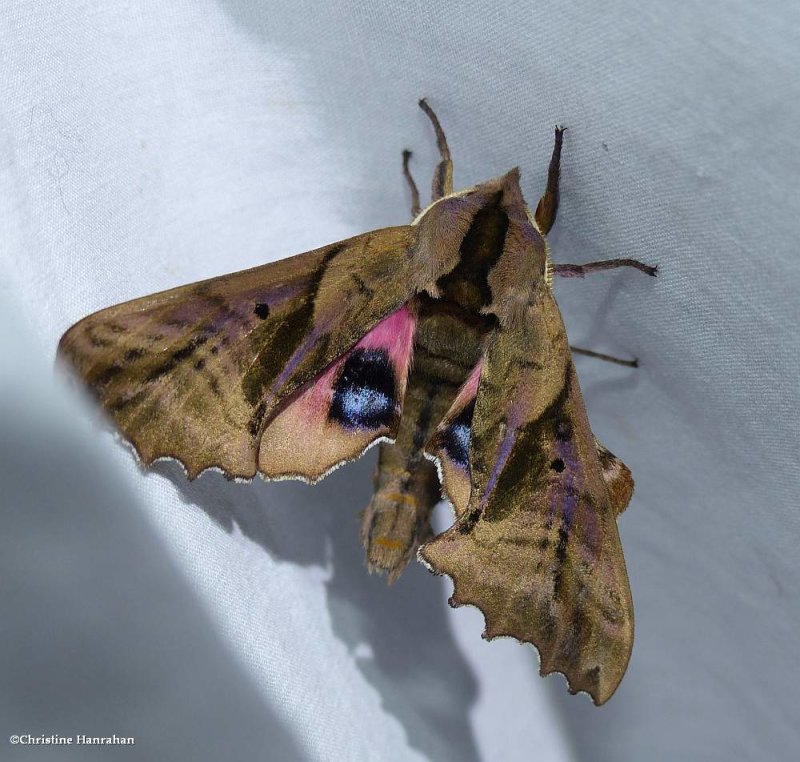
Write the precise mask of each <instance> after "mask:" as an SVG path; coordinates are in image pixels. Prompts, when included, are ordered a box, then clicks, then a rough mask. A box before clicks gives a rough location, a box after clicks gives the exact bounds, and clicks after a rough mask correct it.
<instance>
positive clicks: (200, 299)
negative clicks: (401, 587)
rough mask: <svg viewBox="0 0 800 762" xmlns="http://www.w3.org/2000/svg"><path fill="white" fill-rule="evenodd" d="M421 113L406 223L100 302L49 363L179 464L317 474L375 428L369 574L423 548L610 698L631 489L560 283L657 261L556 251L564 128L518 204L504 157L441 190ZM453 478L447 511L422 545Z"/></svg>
mask: <svg viewBox="0 0 800 762" xmlns="http://www.w3.org/2000/svg"><path fill="white" fill-rule="evenodd" d="M420 106H421V107H422V109H423V110H424V111H425V113H426V114H427V115H428V117H429V118H430V120H431V122H432V124H433V127H434V129H435V132H436V137H437V143H438V147H439V152H440V155H441V160H440V162H439V164H438V166H437V169H436V172H435V176H434V181H433V200H432V203H431V205H430V206H428V207H427V208H426V209H425V210H424V211H421V210H420V204H419V193H418V191H417V188H416V185H415V184H414V181H413V179H412V177H411V174H410V172H409V168H408V160H409V157H410V152H408V151H406V152H405V153H404V157H403V172H404V175H405V178H406V181H407V182H408V185H409V188H410V190H411V195H412V207H413V215H414V220H413V222H412V223H411V224H409V225H403V226H399V227H393V228H385V229H382V230H376V231H373V232H371V233H365V234H363V235H359V236H356V237H355V238H351V239H349V240H346V241H341V242H339V243H335V244H331V245H330V246H325V247H323V248H321V249H317V250H315V251H310V252H307V253H305V254H299V255H297V256H294V257H291V258H289V259H285V260H283V261H278V262H274V263H270V264H267V265H263V266H261V267H255V268H253V269H251V270H246V271H244V272H239V273H234V274H232V275H225V276H222V277H219V278H212V279H210V280H206V281H202V282H200V283H195V284H192V285H188V286H182V287H180V288H174V289H172V290H169V291H164V292H162V293H158V294H154V295H152V296H146V297H143V298H141V299H135V300H133V301H130V302H126V303H124V304H120V305H117V306H115V307H109V308H107V309H104V310H101V311H99V312H97V313H95V314H93V315H90V316H89V317H86V318H84V319H83V320H81V321H80V322H78V323H77V324H75V325H74V326H72V327H71V328H70V329H69V330H68V331H67V332H66V333H65V334H64V336H63V337H62V339H61V342H60V344H59V354H60V356H61V357H62V358H63V359H64V360H65V361H67V362H68V363H69V364H70V365H71V366H72V367H73V368H74V370H75V371H76V372H77V373H78V375H79V376H80V377H81V378H82V379H83V381H84V382H85V383H86V384H87V385H88V386H89V387H90V388H91V389H92V390H93V392H94V393H95V395H96V397H97V398H98V400H99V402H100V404H101V405H102V406H103V408H104V409H105V410H106V412H107V413H108V414H109V415H110V416H111V418H113V420H114V422H115V423H116V425H117V427H118V428H119V430H120V431H121V432H122V434H124V436H125V437H126V438H127V439H128V440H130V442H131V443H132V444H133V445H134V447H135V448H136V451H137V453H138V455H139V457H140V458H141V461H142V462H143V463H144V464H146V465H149V464H150V463H152V462H153V461H154V460H156V459H157V458H161V457H170V458H175V459H177V460H179V461H180V462H181V463H182V464H183V465H184V467H185V469H186V472H187V475H188V477H189V478H190V479H194V478H195V477H196V476H197V475H198V474H199V473H200V472H201V471H203V470H204V469H207V468H212V467H215V468H218V469H221V470H222V471H223V472H224V473H225V474H226V475H227V476H228V477H229V478H243V479H250V478H252V477H254V476H255V475H256V474H257V473H258V474H261V475H262V476H264V477H265V478H267V479H276V478H298V479H304V480H306V481H310V482H315V481H317V480H319V479H321V478H322V477H323V476H325V475H326V474H327V473H328V472H330V471H331V470H332V469H334V468H335V467H336V466H338V465H339V464H341V463H343V462H345V461H349V460H353V459H355V458H357V457H359V456H360V455H361V454H362V453H363V452H364V451H365V450H366V449H367V448H368V447H369V446H370V445H372V444H374V443H376V442H380V454H379V463H378V469H377V473H376V477H375V494H374V496H373V498H372V501H371V503H370V504H369V506H368V507H367V509H366V510H365V511H364V512H363V514H362V528H361V537H362V541H363V544H364V547H365V549H366V553H367V564H368V566H369V568H370V570H371V571H380V572H384V573H387V574H388V575H389V579H390V581H391V580H393V579H395V578H396V577H397V576H398V575H399V574H400V572H401V571H402V570H403V568H404V567H405V565H406V564H407V563H408V561H409V559H410V558H411V557H412V556H413V555H414V553H415V552H416V553H418V556H419V558H420V559H421V560H422V562H423V563H424V564H425V565H426V566H427V567H428V568H429V569H431V570H432V571H434V572H436V573H440V574H441V573H444V574H447V575H449V576H450V577H451V578H452V580H453V583H454V588H455V589H454V594H453V597H452V599H451V604H453V605H461V604H473V605H475V606H477V607H478V608H480V610H481V611H482V612H483V614H484V616H485V619H486V632H485V637H487V638H493V637H496V636H498V635H510V636H513V637H515V638H517V639H518V640H520V641H526V642H529V643H532V644H534V645H535V646H536V647H537V648H538V650H539V654H540V658H541V673H542V675H545V674H548V673H550V672H554V671H559V672H562V673H564V675H565V676H566V678H567V681H568V683H569V688H570V691H571V692H573V693H574V692H577V691H579V690H582V691H587V692H588V693H589V694H590V695H591V697H592V699H593V700H594V702H595V703H597V704H601V703H603V702H604V701H606V700H607V699H608V698H609V697H610V696H611V694H612V693H613V692H614V690H615V689H616V687H617V685H618V684H619V682H620V680H621V679H622V676H623V674H624V672H625V669H626V666H627V663H628V659H629V656H630V651H631V647H632V643H633V610H632V603H631V596H630V589H629V586H628V579H627V575H626V571H625V562H624V559H623V555H622V547H621V545H620V540H619V535H618V533H617V526H616V517H617V515H618V514H619V513H620V512H622V511H623V510H624V509H625V507H626V506H627V504H628V501H629V500H630V498H631V494H632V491H633V480H632V478H631V474H630V471H629V470H628V469H627V467H626V466H625V465H624V464H623V463H622V462H621V461H620V460H618V459H617V458H616V457H615V456H614V455H612V454H611V453H610V452H609V451H608V450H607V449H605V448H604V447H603V446H602V445H601V444H600V443H599V442H598V441H597V440H596V439H595V438H594V436H593V434H592V431H591V429H590V427H589V421H588V419H587V417H586V411H585V409H584V404H583V400H582V398H581V394H580V390H579V388H578V381H577V378H576V375H575V369H574V367H573V364H572V359H571V355H570V347H569V344H568V343H567V337H566V333H565V330H564V325H563V323H562V320H561V315H560V313H559V311H558V307H557V305H556V302H555V300H554V298H553V295H552V293H551V289H550V279H551V277H552V275H553V274H555V275H565V276H570V275H583V274H584V273H586V272H590V271H592V270H599V269H607V268H609V267H622V266H630V267H636V268H638V269H640V270H642V271H643V272H645V273H647V274H650V275H655V272H656V271H655V268H652V267H648V266H647V265H643V264H642V263H640V262H637V261H635V260H610V261H606V262H596V263H591V264H588V265H581V266H579V265H557V264H552V263H551V261H550V257H549V252H548V248H547V244H546V242H545V238H544V236H545V235H546V234H547V232H548V231H549V230H550V228H551V227H552V225H553V222H554V221H555V218H556V213H557V210H558V183H559V163H560V154H561V142H562V132H563V130H562V129H560V128H556V133H555V146H554V149H553V155H552V159H551V163H550V169H549V173H548V181H547V188H546V191H545V193H544V195H543V196H542V198H541V200H540V201H539V205H538V207H537V209H536V212H535V213H533V214H531V213H530V210H529V209H528V207H527V206H526V204H525V201H524V199H523V197H522V191H521V190H520V185H519V171H518V170H517V169H513V170H511V171H510V172H509V173H508V174H506V175H503V176H502V177H499V178H496V179H494V180H489V181H488V182H485V183H481V184H480V185H476V186H474V187H472V188H469V189H467V190H464V191H460V192H456V193H454V192H453V189H452V162H451V159H450V153H449V149H448V146H447V141H446V140H445V136H444V133H443V131H442V129H441V126H440V125H439V122H438V120H437V118H436V116H435V114H434V113H433V111H432V110H431V109H430V107H429V106H428V104H427V103H426V102H425V101H424V100H423V101H420ZM577 351H581V350H577ZM589 354H596V353H589ZM606 359H613V358H606ZM434 462H435V463H436V464H437V465H438V474H437V469H436V466H435V464H434ZM440 480H441V492H440ZM442 493H443V494H444V496H445V497H446V498H447V499H448V500H449V501H450V503H451V504H452V506H453V508H454V510H455V516H456V518H455V523H454V524H453V526H452V527H451V528H450V529H448V530H447V531H445V532H443V533H442V534H440V535H438V536H436V537H432V531H431V529H430V523H429V519H430V515H431V511H432V509H433V507H434V505H435V504H436V503H437V502H438V501H439V499H440V497H441V494H442Z"/></svg>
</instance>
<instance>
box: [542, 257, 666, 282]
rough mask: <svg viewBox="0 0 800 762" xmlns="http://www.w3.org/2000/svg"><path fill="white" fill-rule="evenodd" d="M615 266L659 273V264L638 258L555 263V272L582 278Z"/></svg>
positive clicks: (562, 275) (563, 276)
mask: <svg viewBox="0 0 800 762" xmlns="http://www.w3.org/2000/svg"><path fill="white" fill-rule="evenodd" d="M615 267H635V268H636V269H637V270H641V272H643V273H644V274H645V275H652V276H653V277H655V276H656V275H658V265H646V264H645V263H644V262H640V261H639V260H638V259H604V260H602V261H600V262H587V263H586V264H585V265H556V264H554V265H553V272H554V273H555V274H556V275H560V276H561V277H562V278H582V277H583V276H584V275H586V274H587V273H593V272H599V271H600V270H613V269H614V268H615Z"/></svg>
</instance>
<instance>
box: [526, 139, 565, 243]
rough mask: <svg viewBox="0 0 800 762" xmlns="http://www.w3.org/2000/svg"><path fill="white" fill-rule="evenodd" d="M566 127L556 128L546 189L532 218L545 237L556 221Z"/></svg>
mask: <svg viewBox="0 0 800 762" xmlns="http://www.w3.org/2000/svg"><path fill="white" fill-rule="evenodd" d="M566 129H567V128H566V127H558V126H556V137H555V142H554V143H553V155H552V156H551V157H550V166H549V167H548V169H547V187H546V188H545V191H544V195H543V196H542V197H541V198H540V199H539V203H538V204H537V206H536V213H535V214H534V218H535V219H536V224H537V225H538V226H539V230H541V231H542V233H544V234H545V235H547V233H549V232H550V228H552V227H553V224H554V223H555V221H556V215H557V214H558V198H559V190H558V181H559V175H560V173H561V143H562V140H563V135H564V130H566Z"/></svg>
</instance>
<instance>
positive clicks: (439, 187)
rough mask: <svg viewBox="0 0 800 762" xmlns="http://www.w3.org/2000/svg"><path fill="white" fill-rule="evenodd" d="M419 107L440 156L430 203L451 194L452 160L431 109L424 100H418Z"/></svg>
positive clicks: (437, 120)
mask: <svg viewBox="0 0 800 762" xmlns="http://www.w3.org/2000/svg"><path fill="white" fill-rule="evenodd" d="M419 107H420V108H421V109H422V110H423V111H424V112H425V114H426V116H427V117H428V119H430V120H431V123H432V124H433V129H434V132H435V133H436V147H437V148H438V149H439V155H440V156H441V160H440V161H439V163H438V164H437V165H436V171H435V172H434V173H433V187H432V194H431V201H437V200H438V199H440V198H442V197H443V196H448V195H450V194H451V193H452V192H453V160H452V159H451V158H450V148H449V147H448V145H447V138H446V137H445V136H444V130H443V129H442V125H441V124H439V119H438V117H437V116H436V114H435V113H434V111H433V109H432V108H431V107H430V106H429V105H428V102H427V101H426V100H425V99H424V98H423V99H422V100H420V102H419Z"/></svg>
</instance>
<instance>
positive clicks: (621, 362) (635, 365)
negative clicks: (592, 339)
mask: <svg viewBox="0 0 800 762" xmlns="http://www.w3.org/2000/svg"><path fill="white" fill-rule="evenodd" d="M569 348H570V350H572V352H573V354H576V355H585V356H586V357H596V358H597V359H598V360H605V361H606V362H613V363H616V364H617V365H625V366H626V367H628V368H638V367H639V361H638V360H637V359H635V358H634V359H633V360H623V359H622V358H621V357H614V356H613V355H606V354H603V353H602V352H593V351H592V350H591V349H581V348H580V347H573V346H572V344H570V345H569Z"/></svg>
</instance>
